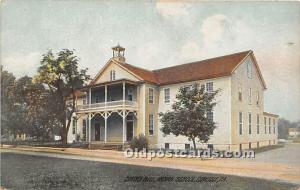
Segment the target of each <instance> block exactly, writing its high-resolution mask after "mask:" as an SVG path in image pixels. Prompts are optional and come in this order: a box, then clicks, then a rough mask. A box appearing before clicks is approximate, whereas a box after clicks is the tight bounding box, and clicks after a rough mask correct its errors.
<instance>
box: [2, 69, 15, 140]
mask: <svg viewBox="0 0 300 190" xmlns="http://www.w3.org/2000/svg"><path fill="white" fill-rule="evenodd" d="M15 80H16V78H15V76H14V75H13V74H12V73H9V72H7V71H5V70H3V69H2V66H1V134H2V135H6V136H8V134H9V131H10V129H11V127H12V125H11V123H10V121H11V120H13V119H14V114H13V113H14V112H13V110H14V89H15V88H14V85H15Z"/></svg>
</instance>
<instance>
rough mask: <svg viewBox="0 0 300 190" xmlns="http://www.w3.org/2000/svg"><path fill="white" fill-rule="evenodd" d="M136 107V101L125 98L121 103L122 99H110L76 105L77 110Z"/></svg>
mask: <svg viewBox="0 0 300 190" xmlns="http://www.w3.org/2000/svg"><path fill="white" fill-rule="evenodd" d="M123 105H124V106H125V107H137V102H136V101H129V100H125V102H124V104H123V100H118V101H111V102H106V103H105V102H100V103H94V104H85V105H78V106H77V107H76V110H77V111H80V110H87V109H105V108H114V107H122V106H123Z"/></svg>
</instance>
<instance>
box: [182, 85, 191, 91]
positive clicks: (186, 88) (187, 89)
mask: <svg viewBox="0 0 300 190" xmlns="http://www.w3.org/2000/svg"><path fill="white" fill-rule="evenodd" d="M192 87H193V86H192V85H187V86H184V87H183V88H184V89H185V90H186V91H190V90H192Z"/></svg>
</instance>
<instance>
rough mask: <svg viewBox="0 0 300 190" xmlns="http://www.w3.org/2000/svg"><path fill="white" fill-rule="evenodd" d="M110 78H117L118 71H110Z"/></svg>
mask: <svg viewBox="0 0 300 190" xmlns="http://www.w3.org/2000/svg"><path fill="white" fill-rule="evenodd" d="M110 80H116V71H115V70H111V71H110Z"/></svg>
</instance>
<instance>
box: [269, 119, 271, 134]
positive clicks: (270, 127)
mask: <svg viewBox="0 0 300 190" xmlns="http://www.w3.org/2000/svg"><path fill="white" fill-rule="evenodd" d="M269 134H271V118H269Z"/></svg>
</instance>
